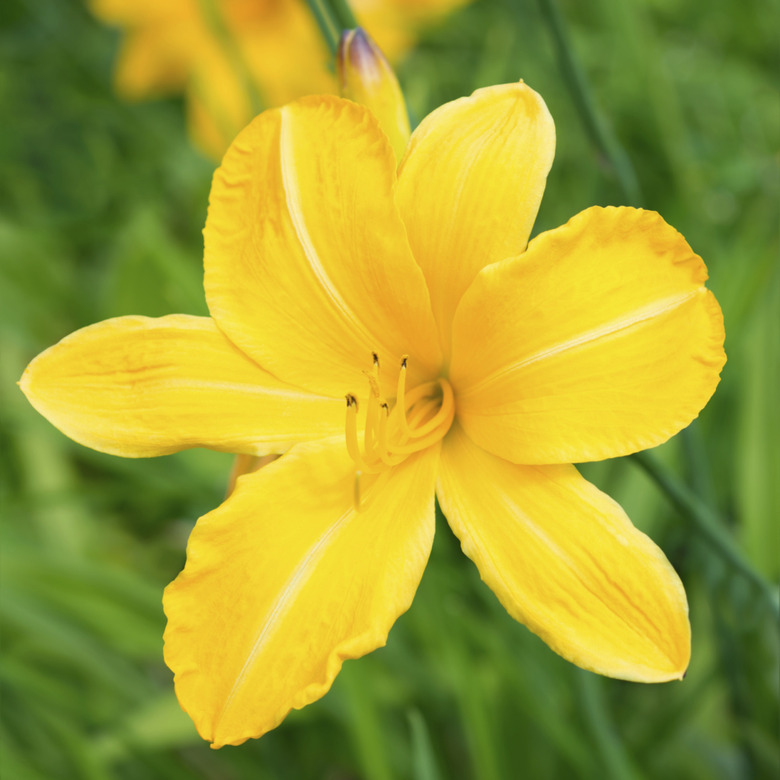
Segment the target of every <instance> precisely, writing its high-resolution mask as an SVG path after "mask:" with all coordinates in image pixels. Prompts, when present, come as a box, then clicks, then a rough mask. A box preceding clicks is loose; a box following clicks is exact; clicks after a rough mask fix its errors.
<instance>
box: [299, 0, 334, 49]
mask: <svg viewBox="0 0 780 780" xmlns="http://www.w3.org/2000/svg"><path fill="white" fill-rule="evenodd" d="M306 5H308V6H309V10H310V11H311V14H312V16H313V17H314V19H315V20H316V22H317V26H318V27H319V28H320V32H321V33H322V37H323V38H324V39H325V44H326V45H327V47H328V49H330V53H331V54H332V55H333V56H334V57H335V56H336V54H337V53H338V48H339V34H340V29H341V26H340V25H339V23H338V21H337V20H336V19H335V18H334V16H333V11H332V10H331V8H330V5H329V4H328V3H327V0H306Z"/></svg>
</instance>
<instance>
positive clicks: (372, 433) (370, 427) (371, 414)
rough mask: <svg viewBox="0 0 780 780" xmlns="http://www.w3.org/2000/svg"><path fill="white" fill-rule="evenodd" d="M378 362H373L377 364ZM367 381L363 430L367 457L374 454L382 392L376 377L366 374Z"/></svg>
mask: <svg viewBox="0 0 780 780" xmlns="http://www.w3.org/2000/svg"><path fill="white" fill-rule="evenodd" d="M378 365H379V363H375V366H378ZM367 376H368V383H369V385H370V386H371V392H370V393H369V396H368V411H367V412H366V428H365V431H364V432H363V449H364V450H365V452H366V455H367V456H368V457H372V456H374V455H375V452H374V450H375V446H376V425H377V415H378V412H379V406H380V404H381V403H382V393H381V391H380V389H379V382H378V381H377V379H376V377H374V376H372V375H371V374H367Z"/></svg>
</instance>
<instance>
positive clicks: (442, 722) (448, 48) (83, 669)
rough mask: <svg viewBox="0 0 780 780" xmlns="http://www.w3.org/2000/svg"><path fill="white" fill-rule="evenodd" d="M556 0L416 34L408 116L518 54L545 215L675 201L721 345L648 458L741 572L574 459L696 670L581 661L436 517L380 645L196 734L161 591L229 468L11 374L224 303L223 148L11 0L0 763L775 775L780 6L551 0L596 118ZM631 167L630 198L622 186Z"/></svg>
mask: <svg viewBox="0 0 780 780" xmlns="http://www.w3.org/2000/svg"><path fill="white" fill-rule="evenodd" d="M549 8H550V3H549V2H547V0H540V2H537V0H479V2H475V3H473V4H472V5H470V6H468V7H466V8H464V9H463V10H462V11H461V12H459V13H457V14H454V15H453V16H452V17H450V18H449V19H448V20H447V21H446V22H445V23H444V24H443V25H441V26H440V27H438V28H437V29H435V30H431V31H429V32H428V33H426V34H425V36H424V37H423V39H422V41H421V43H420V45H419V47H418V49H417V50H416V51H415V52H413V53H412V54H411V55H410V56H409V57H408V58H407V59H406V61H405V62H404V63H403V64H402V65H401V67H400V68H399V73H400V77H401V80H402V83H403V86H404V88H405V91H406V93H407V96H408V100H409V103H410V106H411V109H412V112H413V114H414V115H415V116H416V117H418V118H419V117H422V116H424V115H425V114H426V113H427V112H428V111H430V110H431V109H432V108H434V107H436V106H437V105H439V104H440V103H442V102H444V101H445V100H449V99H452V98H455V97H458V96H460V95H464V94H468V93H469V92H471V91H472V90H473V89H475V88H477V87H479V86H483V85H487V84H491V83H498V82H502V81H509V80H515V79H517V78H520V77H522V78H523V79H524V80H525V81H526V82H527V83H529V84H530V85H531V86H532V87H534V88H535V89H536V90H537V91H539V92H541V94H542V95H543V96H544V97H545V99H546V101H547V103H548V105H549V107H550V110H551V112H552V114H553V116H554V117H555V120H556V124H557V130H558V154H557V158H556V163H555V165H554V167H553V171H552V174H551V176H550V179H549V183H548V187H547V195H546V198H545V200H544V203H543V206H542V210H541V213H540V216H539V221H538V224H537V231H538V230H543V229H547V228H550V227H554V226H556V225H559V224H561V223H563V222H565V221H566V220H567V219H568V218H569V217H570V216H572V215H573V214H574V213H576V212H577V211H579V210H581V209H583V208H585V207H587V206H589V205H592V204H620V203H626V202H628V201H629V199H630V200H633V201H634V202H635V203H641V205H644V206H647V207H649V208H653V209H656V210H658V211H660V212H661V214H663V215H664V217H665V218H666V219H667V220H668V221H669V222H671V223H672V224H673V225H675V226H676V227H677V228H678V229H679V230H680V231H681V232H682V233H683V234H684V235H685V236H686V237H687V239H688V240H689V242H690V243H691V244H692V246H693V247H694V249H695V250H696V251H697V252H698V253H699V254H701V255H702V256H703V257H704V259H705V261H706V262H707V264H708V266H709V269H710V275H711V284H710V286H711V288H712V289H713V290H714V291H715V293H716V295H717V296H718V298H719V300H720V302H721V305H722V307H723V310H724V314H725V319H726V330H727V343H726V349H727V352H728V355H729V362H728V364H727V366H726V369H725V371H724V374H723V380H722V383H721V386H720V388H719V390H718V392H717V394H716V396H715V398H714V399H713V401H712V402H711V403H710V404H709V406H708V407H707V408H706V409H705V411H704V412H703V413H702V415H701V417H700V419H699V420H698V421H697V422H696V423H695V424H694V425H693V426H692V427H691V429H689V430H688V431H687V432H686V433H685V434H684V435H681V436H678V437H677V438H676V439H675V440H673V441H672V442H670V443H669V444H667V445H665V446H664V447H662V448H660V450H659V452H658V457H659V458H660V460H661V461H662V462H663V463H665V464H666V465H667V466H668V467H669V468H670V469H671V471H672V472H673V473H674V474H676V475H677V476H678V477H679V478H680V479H681V480H683V481H684V482H685V483H687V485H688V486H690V487H691V488H692V489H693V490H695V492H696V493H697V494H698V496H699V498H700V500H701V501H702V502H703V504H705V505H706V506H708V507H709V508H710V509H711V510H712V511H713V512H714V513H715V515H716V517H717V522H718V523H719V524H720V527H721V529H722V530H724V531H725V532H726V538H727V539H728V540H730V542H729V543H733V545H734V549H736V550H738V551H739V554H740V555H742V558H743V559H744V561H745V562H746V566H743V567H742V570H739V569H738V568H735V566H734V565H733V562H732V563H730V562H729V561H728V560H727V559H726V558H725V557H724V555H723V551H722V549H719V548H717V547H716V546H714V545H713V544H712V543H710V542H709V541H708V537H707V535H706V534H702V533H701V529H700V528H699V527H698V526H696V525H695V524H694V523H692V522H691V519H690V518H689V517H688V516H687V515H686V513H685V512H680V511H679V510H678V509H676V508H675V507H674V506H673V505H672V504H671V503H670V502H669V500H668V498H667V497H666V496H665V495H664V494H663V493H662V492H661V491H659V489H658V487H657V486H656V485H655V484H653V483H652V482H651V481H650V480H649V479H648V477H647V476H646V474H645V473H644V472H643V471H642V470H641V469H640V468H638V466H637V463H636V462H635V461H632V460H630V459H624V460H620V461H612V462H607V463H602V464H594V465H591V466H589V467H588V468H587V469H584V471H585V473H586V475H587V476H588V477H589V478H590V479H593V480H594V481H596V482H597V483H598V484H599V485H600V486H602V487H603V488H604V489H605V490H607V491H608V492H609V493H610V494H611V495H613V496H614V497H615V498H617V499H618V500H619V501H620V502H621V503H622V504H623V505H624V506H625V507H626V509H627V511H628V512H629V515H630V516H631V517H632V518H633V520H634V521H635V523H636V524H637V525H638V526H639V527H640V528H642V529H643V530H645V531H646V532H647V533H649V534H650V535H651V536H652V537H653V538H654V539H655V540H656V541H657V542H658V543H659V544H660V545H661V547H662V548H663V549H664V550H665V551H666V553H667V554H668V556H669V557H670V559H671V560H672V562H673V563H674V565H675V567H676V568H677V570H678V571H679V572H680V574H681V576H682V577H683V580H684V581H685V584H686V588H687V590H688V594H689V598H690V603H691V621H692V626H693V660H692V663H691V667H690V671H689V674H688V676H687V678H686V679H685V680H684V682H682V683H670V684H667V685H660V686H642V685H634V684H630V683H625V682H619V681H614V680H608V679H603V678H599V677H596V676H594V675H590V674H587V673H585V672H581V671H580V670H578V669H576V668H574V667H572V666H570V665H569V664H567V663H566V662H564V661H562V660H561V659H560V658H558V657H557V656H555V655H554V654H553V653H552V652H551V651H549V650H548V649H547V648H546V646H544V645H543V644H542V643H541V642H540V641H539V640H537V639H536V637H534V636H533V635H531V634H530V633H529V632H528V631H527V630H526V629H524V628H523V627H522V626H520V625H518V624H516V623H514V622H513V621H512V620H511V619H510V618H509V617H508V616H507V615H506V614H505V613H504V611H503V609H502V608H501V607H500V605H499V604H498V602H497V601H496V599H495V598H494V596H493V595H492V594H491V593H490V591H488V590H487V588H485V587H484V586H483V585H482V584H481V583H480V581H479V577H478V575H477V573H476V570H475V568H474V567H473V565H472V564H471V563H470V562H469V561H468V560H467V559H466V558H465V557H464V556H462V555H461V554H460V551H459V549H458V544H457V542H456V541H455V540H454V538H453V537H452V535H451V534H450V532H449V530H448V529H447V527H446V524H445V523H444V522H440V524H439V528H438V533H437V539H436V543H435V546H434V550H433V555H432V559H431V562H430V565H429V567H428V570H427V571H426V574H425V577H424V579H423V582H422V585H421V587H420V591H419V593H418V595H417V598H416V600H415V602H414V605H413V607H412V608H411V610H410V611H409V612H408V613H407V614H406V615H404V616H403V617H402V618H401V619H400V620H399V621H398V623H397V624H396V626H395V628H394V629H393V631H392V633H391V635H390V641H389V643H388V646H387V647H386V648H384V649H382V650H380V651H377V652H376V653H374V654H372V655H371V656H368V657H366V658H365V659H362V660H360V661H358V662H348V663H347V664H346V665H345V667H344V670H343V672H342V674H341V675H340V677H339V678H338V679H337V681H336V683H335V685H334V687H333V689H332V691H331V692H330V693H329V694H328V695H327V696H326V697H325V698H324V699H323V700H322V701H320V702H318V703H316V704H314V705H312V706H310V707H308V708H307V709H306V710H304V711H301V712H296V713H293V714H292V715H291V716H290V717H289V718H288V719H287V720H286V721H285V723H284V724H283V725H282V726H281V727H280V728H278V729H277V730H276V731H274V732H271V733H270V734H268V735H267V736H265V737H264V738H263V739H261V740H259V741H254V742H251V743H247V744H245V745H244V746H242V747H239V748H225V749H223V750H221V751H218V752H215V751H211V750H210V749H209V748H208V746H207V745H206V744H205V743H203V742H201V740H200V739H199V738H198V737H197V735H196V733H195V731H194V729H193V727H192V725H191V724H190V722H189V720H188V718H187V717H186V716H185V715H184V714H183V713H182V712H181V711H180V710H179V708H178V705H177V703H176V700H175V698H174V696H173V688H172V683H171V675H170V674H169V672H168V671H167V669H166V668H165V667H164V665H163V662H162V640H161V636H162V629H163V622H164V618H163V614H162V609H161V606H160V597H161V593H162V589H163V587H164V585H165V584H166V583H167V582H168V581H169V580H171V579H172V578H173V577H174V576H175V575H176V573H177V572H178V570H179V569H180V567H181V566H182V564H183V560H184V548H185V543H186V538H187V534H188V533H189V529H190V528H191V527H192V524H193V522H194V520H195V519H196V518H197V517H198V516H199V515H201V514H203V513H205V512H207V511H208V510H209V509H211V508H213V507H214V506H215V505H217V504H218V503H219V502H220V501H221V499H222V497H223V494H224V487H225V481H226V477H227V473H228V470H229V467H230V459H229V458H227V457H225V456H222V455H217V454H214V453H209V452H201V451H194V452H187V453H183V454H180V455H176V456H171V457H167V458H163V459H159V460H153V461H143V460H142V461H126V460H121V459H118V458H112V457H109V456H104V455H101V454H98V453H95V452H92V451H90V450H87V449H84V448H82V447H79V446H78V445H76V444H74V443H73V442H71V441H69V440H68V439H66V438H65V437H64V436H62V435H61V434H59V433H58V432H57V431H56V430H55V429H54V428H52V427H51V426H50V425H49V424H48V423H47V422H46V421H45V420H43V419H42V418H40V417H39V416H38V415H37V414H36V413H35V412H34V411H33V409H32V408H31V407H29V406H28V405H27V403H26V401H25V400H24V398H23V396H22V395H21V393H20V392H19V391H18V388H17V387H16V384H15V383H16V381H17V380H18V378H19V376H20V375H21V372H22V370H23V368H24V366H25V364H26V363H27V362H28V361H29V360H30V359H31V358H32V357H33V356H34V355H35V354H37V353H38V352H39V351H41V350H42V349H44V348H45V347H47V346H49V345H50V344H53V343H54V342H56V341H57V340H59V339H60V338H61V337H63V336H64V335H66V334H67V333H69V332H71V331H73V330H74V329H76V328H79V327H81V326H84V325H87V324H89V323H92V322H95V321H97V320H100V319H104V318H106V317H110V316H116V315H120V314H129V313H136V314H147V315H162V314H165V313H169V312H189V313H205V305H204V301H203V295H202V290H201V278H200V275H201V268H200V261H201V256H202V242H201V236H200V231H201V228H202V225H203V222H204V218H205V211H206V203H207V196H208V189H209V180H210V176H211V173H212V171H213V165H212V164H211V163H210V162H209V161H208V160H206V159H204V158H202V157H201V156H200V155H199V154H198V153H197V152H196V151H194V150H193V149H192V148H191V146H190V145H189V143H188V140H187V136H186V130H185V126H184V119H183V107H182V104H181V103H180V102H179V101H178V100H166V101H156V102H147V103H139V104H128V103H123V102H122V101H120V100H119V99H118V98H117V97H116V96H115V95H114V93H113V91H112V84H111V72H112V64H113V61H114V57H115V54H116V50H117V44H118V35H117V33H116V32H115V31H112V30H110V29H107V28H105V27H102V26H101V25H100V24H99V23H97V22H96V21H95V20H94V19H92V18H91V17H90V16H89V14H88V13H87V11H86V10H85V9H84V8H83V7H82V6H81V5H80V4H79V3H77V2H75V0H36V2H33V1H32V0H4V2H3V3H2V4H0V56H1V57H2V67H1V68H0V164H1V166H2V175H1V176H0V511H1V514H2V534H3V540H2V563H1V566H2V568H1V570H0V573H1V576H2V585H1V592H0V615H1V616H2V622H3V634H2V651H3V653H2V660H1V662H0V663H1V665H0V685H1V686H2V713H1V714H0V737H1V738H2V746H1V750H2V752H1V753H0V762H1V763H0V775H2V777H3V778H8V779H9V780H28V779H29V780H38V778H40V779H41V780H60V778H62V779H63V780H70V779H71V778H77V779H79V780H80V779H81V778H85V779H88V780H103V779H104V778H112V779H113V778H116V779H117V780H120V779H121V780H136V779H138V780H147V779H149V778H166V779H167V778H208V779H220V780H221V779H223V778H224V779H225V780H233V779H235V780H239V779H240V778H269V779H271V778H273V779H274V780H275V779H276V778H278V779H279V780H287V779H288V778H289V779H291V780H292V779H297V778H323V779H325V780H350V779H357V778H366V779H367V780H391V779H392V778H414V780H445V779H449V778H454V779H456V780H457V779H460V778H480V779H482V778H484V779H485V780H500V779H502V778H518V777H528V778H564V777H565V778H568V777H572V778H610V779H611V780H641V779H642V778H646V779H648V780H649V779H650V778H685V779H687V778H691V780H708V779H709V778H717V779H721V778H722V779H723V780H732V779H733V780H743V779H744V780H747V779H748V778H751V779H752V778H777V777H778V775H779V774H780V746H779V745H778V740H779V737H778V734H779V729H780V723H779V716H778V688H779V687H780V686H779V683H778V622H777V611H776V606H773V604H772V603H771V601H770V600H769V599H767V598H765V596H764V595H763V594H762V592H761V591H760V589H759V588H757V587H756V586H755V584H754V583H753V584H752V583H751V580H750V577H752V578H753V580H755V579H756V577H757V576H758V577H762V578H764V579H765V580H766V581H768V582H769V583H775V585H774V586H772V588H773V589H774V591H775V597H776V583H777V580H778V577H779V576H780V560H779V556H780V530H779V529H780V525H779V518H780V454H779V453H780V447H779V445H778V442H780V415H778V411H777V394H778V388H780V327H778V323H779V322H780V244H779V238H778V224H780V223H779V216H780V213H779V208H778V203H779V202H780V168H779V165H778V164H779V162H780V160H779V159H778V147H779V145H780V99H779V98H778V92H777V85H778V81H777V77H778V73H780V48H778V45H777V31H778V30H780V8H779V7H778V3H777V2H776V0H769V1H768V2H767V0H722V1H721V2H716V3H710V4H708V5H706V6H703V5H702V3H701V2H700V0H650V2H641V1H640V0H625V1H624V2H614V0H593V1H592V2H588V3H578V2H575V0H560V11H561V16H562V19H563V22H564V25H565V29H566V30H567V31H568V33H567V35H568V37H569V40H568V43H567V44H566V47H565V49H564V54H568V55H569V56H571V57H572V58H573V61H574V62H575V64H577V65H578V66H579V67H580V68H581V74H582V76H583V77H584V84H585V89H586V91H587V94H589V95H590V97H591V98H592V101H593V105H594V107H595V112H596V114H595V116H596V117H597V119H596V123H595V128H596V130H597V131H598V132H597V133H595V134H594V132H592V131H591V132H589V130H588V125H587V123H585V122H583V119H582V114H581V113H579V112H578V109H577V99H581V98H582V94H583V93H582V91H581V90H580V91H579V92H576V91H575V92H573V91H572V90H571V89H570V82H569V81H567V79H566V78H565V77H564V73H563V71H562V70H561V68H560V64H561V51H560V50H559V49H558V48H556V45H555V38H554V37H553V35H552V34H551V27H550V23H549V19H550V17H549ZM592 129H593V128H591V130H592ZM594 139H595V141H599V139H600V144H601V146H599V143H596V142H595V141H594ZM621 149H622V150H623V152H624V154H625V161H624V162H623V163H621V162H620V161H621V151H620V150H621ZM610 157H612V160H611V159H610ZM614 160H618V168H617V169H616V168H615V166H614V164H613V163H614ZM632 170H633V171H634V172H635V178H636V182H637V184H638V188H637V189H636V191H633V190H631V187H630V186H629V188H628V189H627V188H626V187H625V186H623V185H621V176H622V177H623V182H624V184H625V182H628V183H629V185H630V181H631V175H632V174H631V171H632ZM439 519H440V520H441V518H439Z"/></svg>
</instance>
